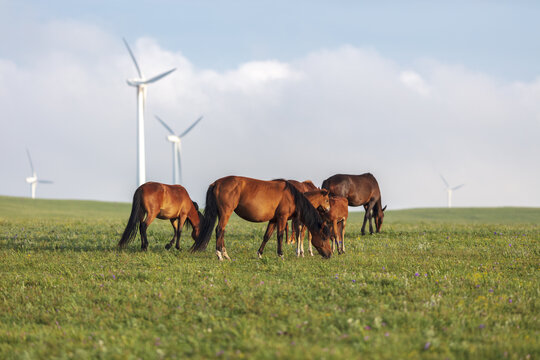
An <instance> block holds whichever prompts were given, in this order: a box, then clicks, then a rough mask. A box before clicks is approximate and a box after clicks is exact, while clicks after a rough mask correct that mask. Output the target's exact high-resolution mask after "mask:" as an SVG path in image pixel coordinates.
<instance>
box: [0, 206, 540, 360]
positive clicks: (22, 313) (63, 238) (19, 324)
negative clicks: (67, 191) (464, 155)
mask: <svg viewBox="0 0 540 360" xmlns="http://www.w3.org/2000/svg"><path fill="white" fill-rule="evenodd" d="M129 211H130V205H129V204H113V203H99V202H85V201H51V200H34V201H31V200H28V199H18V198H10V197H0V259H1V261H0V358H2V359H4V358H10V359H11V358H13V359H24V358H77V359H80V358H119V359H124V358H142V359H150V358H180V359H183V358H186V357H199V358H255V359H271V358H287V359H291V358H292V359H295V358H297V359H305V358H308V359H309V358H317V359H319V358H328V359H334V358H335V359H338V358H340V359H341V358H355V359H356V358H386V359H403V358H409V357H410V358H419V357H421V358H433V359H441V358H456V359H464V358H465V359H466V358H470V359H478V358H501V359H504V358H509V359H526V358H527V357H528V356H529V357H530V358H532V359H534V358H538V357H539V356H540V345H539V342H538V338H539V331H540V322H539V300H538V299H540V281H539V276H538V275H539V270H540V256H539V255H540V242H539V240H540V227H539V224H540V209H530V208H527V209H522V208H501V209H415V210H401V211H388V213H387V215H386V218H385V223H384V225H383V232H382V233H381V234H377V235H373V236H369V235H368V236H363V237H362V236H360V227H361V224H362V217H363V213H351V216H350V219H349V223H348V226H347V232H346V248H347V253H346V254H345V255H341V256H337V255H335V256H334V257H332V259H330V260H323V259H322V258H321V257H319V256H316V257H306V258H303V259H302V258H301V259H297V258H296V257H295V256H294V246H288V245H286V246H285V260H280V259H278V258H277V256H276V253H275V252H276V241H275V236H274V238H273V239H272V240H271V241H270V242H269V243H268V245H267V247H266V251H265V254H264V258H263V259H262V260H259V259H257V258H256V255H255V254H256V251H257V249H258V247H259V245H260V242H261V239H262V236H263V233H264V229H265V225H264V224H252V223H248V222H245V221H243V220H240V219H238V218H237V217H233V218H232V219H231V222H230V223H229V225H228V226H227V233H226V245H227V249H228V252H229V255H231V257H232V258H233V261H231V262H222V263H220V262H218V261H217V260H216V258H215V255H214V252H213V251H212V248H213V241H212V242H211V245H210V246H209V248H208V249H207V251H205V252H203V253H197V254H191V253H189V252H188V251H187V249H188V248H189V246H190V245H191V243H192V241H191V238H188V236H187V235H188V233H190V232H188V231H185V233H184V234H183V238H182V242H181V246H182V251H180V252H179V251H176V250H171V251H166V250H165V249H164V245H165V244H166V242H168V240H170V237H171V236H172V228H171V227H170V224H169V223H168V222H166V221H156V222H155V223H154V224H152V225H151V226H150V228H149V240H150V248H149V251H148V252H146V253H142V252H140V251H139V247H140V242H139V241H138V238H137V241H136V242H134V243H133V244H131V245H130V247H129V249H127V250H125V251H117V250H116V247H115V245H116V243H117V241H118V239H119V236H120V234H121V232H122V231H123V229H124V226H125V222H126V221H127V218H128V216H129Z"/></svg>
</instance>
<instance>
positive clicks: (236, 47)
mask: <svg viewBox="0 0 540 360" xmlns="http://www.w3.org/2000/svg"><path fill="white" fill-rule="evenodd" d="M0 3H5V5H4V6H6V7H7V8H9V9H11V11H12V12H11V13H10V12H7V13H4V16H6V17H8V16H9V17H12V16H13V15H14V20H15V23H14V22H12V21H9V19H7V23H6V24H5V25H4V26H10V27H15V28H17V27H19V29H18V30H19V31H22V32H24V29H23V28H24V26H25V23H24V21H22V22H20V21H19V20H20V19H23V20H26V21H36V22H46V21H54V20H59V19H64V20H67V19H73V20H77V21H81V22H87V23H92V24H95V25H96V26H99V27H101V28H103V29H104V30H105V31H107V32H111V33H113V34H116V35H117V36H119V37H122V36H125V37H127V38H128V39H129V38H131V39H136V38H139V37H143V36H150V37H153V38H156V39H158V41H159V43H160V44H161V45H162V46H163V47H165V48H168V49H173V50H176V51H181V52H182V53H183V54H184V55H186V56H187V57H188V58H189V59H191V61H192V62H193V63H195V64H197V65H198V66H200V67H211V68H216V69H226V68H231V67H235V66H236V65H237V64H239V63H242V62H245V61H250V60H261V59H269V58H270V59H279V60H283V61H290V60H293V59H295V58H298V57H301V56H303V55H304V54H306V53H308V52H310V51H313V50H319V49H322V48H334V47H336V46H341V45H344V44H348V45H354V46H359V47H368V48H374V49H376V50H377V51H379V52H380V53H381V54H383V55H385V56H388V57H390V58H392V59H395V60H396V61H399V62H401V63H405V64H406V63H413V62H414V61H416V60H417V59H421V58H436V59H439V60H440V61H443V62H447V63H452V64H463V65H465V66H467V67H468V68H471V69H474V70H479V71H482V72H486V73H489V74H492V75H494V76H497V77H500V78H503V79H506V80H531V79H534V78H535V77H536V76H537V75H538V74H539V73H540V61H538V59H540V43H539V42H538V41H537V40H538V39H537V36H538V33H539V30H540V25H539V24H538V18H539V17H540V4H539V3H538V2H535V1H451V2H447V1H445V2H443V1H378V2H368V1H172V0H171V1H163V0H157V1H101V0H96V1H75V2H73V1H46V2H43V1H24V2H18V1H17V2H16V1H11V2H10V1H2V2H0ZM12 18H13V17H12ZM4 20H6V19H4ZM0 51H1V52H6V51H9V47H8V48H6V47H3V50H0Z"/></svg>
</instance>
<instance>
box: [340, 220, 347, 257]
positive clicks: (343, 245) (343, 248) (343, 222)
mask: <svg viewBox="0 0 540 360" xmlns="http://www.w3.org/2000/svg"><path fill="white" fill-rule="evenodd" d="M346 224H347V220H343V221H342V222H341V252H342V253H343V254H345V225H346Z"/></svg>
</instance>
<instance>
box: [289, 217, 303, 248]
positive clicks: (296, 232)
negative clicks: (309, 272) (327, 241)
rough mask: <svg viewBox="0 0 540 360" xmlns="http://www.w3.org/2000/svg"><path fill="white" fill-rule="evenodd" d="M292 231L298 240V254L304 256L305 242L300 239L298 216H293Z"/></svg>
mask: <svg viewBox="0 0 540 360" xmlns="http://www.w3.org/2000/svg"><path fill="white" fill-rule="evenodd" d="M291 225H292V233H293V235H294V238H295V241H296V256H297V257H300V256H302V257H304V243H303V242H302V241H301V240H300V226H301V224H300V220H299V219H298V218H293V219H292V221H291Z"/></svg>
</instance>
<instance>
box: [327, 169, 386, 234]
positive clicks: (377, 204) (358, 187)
mask: <svg viewBox="0 0 540 360" xmlns="http://www.w3.org/2000/svg"><path fill="white" fill-rule="evenodd" d="M322 188H323V189H327V190H328V191H329V192H330V195H335V196H343V197H345V198H347V201H348V202H349V206H364V209H365V210H366V214H365V215H364V223H363V224H362V235H365V233H366V232H365V228H366V221H367V220H369V232H370V234H373V225H372V224H371V219H372V218H373V217H375V226H376V231H377V232H380V231H381V226H382V223H383V219H384V210H386V206H385V207H384V208H383V207H382V204H381V191H380V190H379V184H378V183H377V180H376V179H375V177H374V176H373V175H371V174H370V173H366V174H362V175H344V174H337V175H334V176H331V177H329V178H328V179H326V180H324V181H323V183H322Z"/></svg>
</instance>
